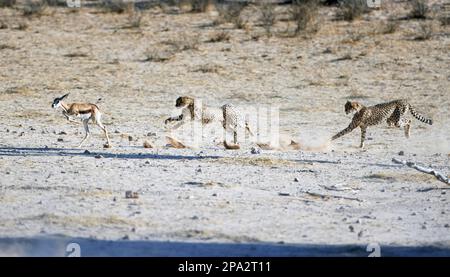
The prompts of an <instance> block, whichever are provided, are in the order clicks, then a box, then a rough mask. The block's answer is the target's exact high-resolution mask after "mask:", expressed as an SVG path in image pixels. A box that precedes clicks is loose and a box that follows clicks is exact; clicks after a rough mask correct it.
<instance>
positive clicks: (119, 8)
mask: <svg viewBox="0 0 450 277" xmlns="http://www.w3.org/2000/svg"><path fill="white" fill-rule="evenodd" d="M100 5H101V7H102V9H103V11H104V12H110V13H124V12H126V11H129V10H130V9H131V7H134V3H132V2H125V1H124V0H101V1H100Z"/></svg>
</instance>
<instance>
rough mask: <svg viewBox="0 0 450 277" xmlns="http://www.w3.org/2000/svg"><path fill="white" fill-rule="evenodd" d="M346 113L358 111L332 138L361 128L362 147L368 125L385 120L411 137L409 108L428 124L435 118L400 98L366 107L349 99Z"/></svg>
mask: <svg viewBox="0 0 450 277" xmlns="http://www.w3.org/2000/svg"><path fill="white" fill-rule="evenodd" d="M344 107H345V113H346V114H349V113H351V112H356V113H355V115H354V116H353V119H352V122H351V123H350V124H349V125H348V127H347V128H345V129H344V130H342V131H340V132H339V133H337V134H336V135H334V136H333V137H332V138H331V140H335V139H337V138H339V137H342V136H343V135H346V134H348V133H350V132H351V131H353V130H354V129H355V128H357V127H360V128H361V144H360V146H359V147H360V148H364V140H365V138H366V130H367V127H368V126H374V125H378V124H380V123H382V122H383V121H385V122H386V123H387V124H388V126H391V127H392V126H395V127H397V128H402V127H403V129H404V132H405V137H406V138H409V136H410V129H411V120H410V119H406V118H405V115H406V114H407V112H408V110H409V111H410V112H411V114H412V115H413V116H414V117H415V118H416V119H418V120H419V121H421V122H423V123H426V124H430V125H432V124H433V120H431V119H428V118H425V117H424V116H422V115H420V114H419V113H417V112H416V110H414V108H413V107H412V106H411V104H409V103H408V101H407V100H404V99H400V100H394V101H391V102H387V103H381V104H378V105H375V106H370V107H366V106H364V105H362V104H360V103H358V102H356V101H354V102H351V101H347V103H345V106H344Z"/></svg>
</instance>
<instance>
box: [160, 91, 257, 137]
mask: <svg viewBox="0 0 450 277" xmlns="http://www.w3.org/2000/svg"><path fill="white" fill-rule="evenodd" d="M175 107H177V108H182V110H181V114H180V115H179V116H175V117H169V118H167V119H166V120H165V121H164V123H165V124H168V123H169V122H171V121H180V122H179V123H178V124H177V125H175V126H174V128H175V129H176V128H179V127H180V126H181V125H183V124H184V123H186V120H187V118H188V117H190V120H195V119H200V121H201V122H202V124H203V125H206V124H209V123H212V122H214V121H218V122H220V123H221V124H222V127H223V128H224V129H225V130H226V131H232V132H233V138H234V143H237V128H238V127H241V126H242V120H243V118H242V116H241V114H240V113H239V112H238V111H237V109H236V108H235V107H234V106H233V105H231V104H225V105H223V106H222V107H221V109H220V110H218V111H216V110H215V109H209V108H207V106H206V105H205V104H202V105H196V100H195V99H194V98H192V97H188V96H180V97H178V98H177V100H176V102H175ZM245 129H246V130H247V131H248V132H249V133H250V134H251V135H253V133H252V131H251V130H250V128H249V126H248V121H245Z"/></svg>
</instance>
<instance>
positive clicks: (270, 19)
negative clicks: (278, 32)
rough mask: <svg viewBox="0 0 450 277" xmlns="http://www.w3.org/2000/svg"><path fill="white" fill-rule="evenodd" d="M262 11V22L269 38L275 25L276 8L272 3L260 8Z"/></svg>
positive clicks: (264, 4) (262, 5)
mask: <svg viewBox="0 0 450 277" xmlns="http://www.w3.org/2000/svg"><path fill="white" fill-rule="evenodd" d="M260 10H261V21H262V24H263V27H264V29H265V30H266V34H267V35H268V36H269V35H270V34H271V31H272V26H273V24H274V23H275V13H274V6H273V4H271V3H263V4H261V6H260Z"/></svg>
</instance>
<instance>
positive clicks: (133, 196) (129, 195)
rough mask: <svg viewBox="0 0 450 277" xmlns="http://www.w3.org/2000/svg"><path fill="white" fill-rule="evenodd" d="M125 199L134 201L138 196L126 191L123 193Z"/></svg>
mask: <svg viewBox="0 0 450 277" xmlns="http://www.w3.org/2000/svg"><path fill="white" fill-rule="evenodd" d="M125 198H127V199H136V198H139V195H138V193H137V192H135V191H131V190H127V191H126V192H125Z"/></svg>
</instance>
